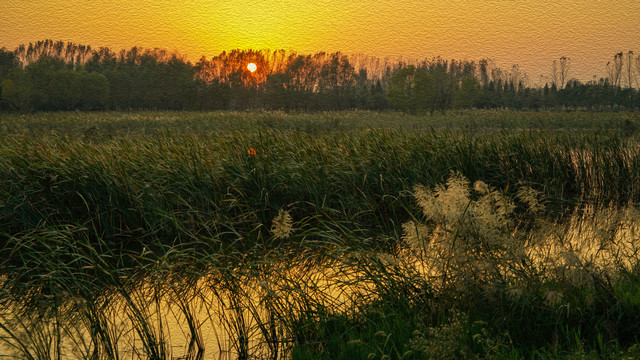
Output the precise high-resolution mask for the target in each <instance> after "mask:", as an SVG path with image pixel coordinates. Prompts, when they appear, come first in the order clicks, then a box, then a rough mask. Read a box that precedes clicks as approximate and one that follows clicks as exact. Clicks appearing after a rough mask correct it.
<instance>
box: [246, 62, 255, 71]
mask: <svg viewBox="0 0 640 360" xmlns="http://www.w3.org/2000/svg"><path fill="white" fill-rule="evenodd" d="M247 69H248V70H249V71H251V72H255V71H256V70H258V66H257V65H256V64H255V63H249V64H248V65H247Z"/></svg>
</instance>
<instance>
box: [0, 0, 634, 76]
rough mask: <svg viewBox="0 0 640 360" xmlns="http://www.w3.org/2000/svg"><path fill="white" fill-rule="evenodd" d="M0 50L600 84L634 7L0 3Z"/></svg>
mask: <svg viewBox="0 0 640 360" xmlns="http://www.w3.org/2000/svg"><path fill="white" fill-rule="evenodd" d="M0 10H1V11H0V29H1V31H0V47H3V46H4V47H7V48H8V49H14V48H15V47H16V46H17V45H19V44H22V43H29V42H35V41H38V40H43V39H48V38H50V39H53V40H63V41H72V42H74V43H81V44H86V45H91V46H92V47H99V46H108V47H110V48H112V49H113V50H116V51H117V50H120V49H122V48H130V47H132V46H134V45H138V46H142V47H145V48H154V47H159V48H165V49H167V50H170V51H172V50H177V51H179V52H180V53H182V54H185V55H187V56H188V58H189V59H191V60H197V59H198V58H199V57H200V56H202V55H206V56H207V57H211V56H213V55H217V54H218V53H220V52H221V51H222V50H231V49H236V48H240V49H248V48H253V49H265V48H269V49H286V50H295V51H297V52H300V53H312V52H317V51H342V52H344V53H347V54H354V53H362V54H367V55H373V56H378V57H387V56H390V57H396V56H403V57H404V58H407V59H412V58H431V57H434V56H442V57H443V58H446V59H452V58H454V59H467V60H478V59H481V58H490V59H493V60H495V63H496V64H497V65H499V66H501V67H503V68H505V69H507V68H509V67H510V66H511V65H513V64H518V65H519V66H520V68H521V69H522V70H523V71H525V72H526V73H527V74H529V77H530V79H531V80H532V81H537V80H538V79H539V76H540V75H545V76H548V75H549V73H550V71H551V62H552V61H553V60H554V59H558V58H559V57H561V56H567V57H570V58H571V60H572V65H571V69H570V76H572V77H578V78H580V79H581V80H590V79H591V78H592V76H593V75H595V74H597V75H598V76H604V75H605V65H606V63H607V61H609V60H610V59H612V58H613V55H614V54H615V53H617V52H620V51H624V52H627V51H629V50H634V51H635V52H636V53H640V1H638V0H429V1H426V0H420V1H417V0H409V1H406V0H349V1H336V0H315V1H310V0H289V1H285V0H228V1H220V0H153V1H152V0H134V1H131V0H46V1H45V0H20V1H18V0H0Z"/></svg>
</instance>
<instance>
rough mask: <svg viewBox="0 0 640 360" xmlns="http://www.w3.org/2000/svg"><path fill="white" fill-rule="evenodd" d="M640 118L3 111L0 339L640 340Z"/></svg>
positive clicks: (578, 344) (487, 349) (406, 350)
mask: <svg viewBox="0 0 640 360" xmlns="http://www.w3.org/2000/svg"><path fill="white" fill-rule="evenodd" d="M637 117H638V115H637V114H632V113H631V114H629V113H623V114H590V113H571V114H568V113H513V112H507V111H504V112H494V111H491V112H480V111H478V112H460V113H453V114H449V115H446V116H441V115H437V116H434V117H420V116H406V115H401V114H394V113H383V114H376V113H363V112H353V113H324V114H311V115H309V114H284V113H247V114H245V113H105V114H83V113H69V114H60V113H56V114H33V115H28V116H18V115H0V129H1V132H2V135H3V136H2V137H0V194H2V195H1V196H0V243H1V244H2V247H1V249H0V259H2V260H1V261H0V272H1V273H0V274H1V275H0V282H1V284H2V287H1V290H0V308H2V309H3V310H2V311H1V312H0V341H3V342H4V344H5V345H6V346H7V349H11V351H13V352H14V353H15V357H16V358H30V359H53V358H92V359H117V358H123V359H124V358H146V359H171V358H177V357H183V358H188V359H204V358H208V357H209V356H212V354H215V356H228V357H229V358H243V359H248V358H256V357H258V358H272V359H279V358H327V359H336V358H344V359H351V358H371V359H373V358H380V359H382V358H394V359H396V358H397V359H400V358H407V359H412V358H415V359H419V358H425V357H430V356H431V357H441V358H445V357H447V356H449V357H450V358H465V357H466V358H482V357H487V358H491V357H495V358H520V357H535V356H539V357H563V356H567V357H569V356H578V354H580V355H584V356H591V355H593V356H599V355H603V356H613V355H616V356H621V355H629V356H632V355H633V354H635V353H634V351H637V348H633V347H632V345H633V344H634V343H636V342H637V341H638V339H636V337H635V336H636V335H635V334H637V333H638V331H640V329H639V328H638V326H637V325H636V324H637V323H638V321H637V320H638V319H637V315H635V314H637V313H638V310H640V309H638V306H639V305H638V304H640V302H638V296H637V294H638V286H637V285H636V284H637V283H638V281H637V280H638V279H639V278H640V276H639V275H638V266H637V264H638V258H637V246H636V244H635V241H634V239H636V238H637V235H638V234H637V233H638V228H637V226H638V225H637V221H635V220H633V219H636V218H637V216H636V215H637V210H635V209H636V207H637V206H636V205H635V204H637V203H638V200H640V199H639V197H640V188H639V186H640V185H638V184H640V181H639V180H640V179H639V176H640V167H639V165H640V164H639V163H638V161H639V160H638V159H639V150H638V149H639V148H638V146H637V137H636V134H634V133H633V131H632V130H630V129H632V128H633V127H632V126H630V125H629V124H633V123H635V122H637V121H638V119H637ZM452 174H457V175H455V176H452ZM478 181H481V182H478ZM474 183H477V184H478V186H477V190H474V189H472V188H471V184H474ZM417 184H422V185H420V186H417ZM454 190H455V191H454ZM534 200H535V201H534ZM541 204H544V209H543V208H542V207H541ZM433 209H440V210H438V211H440V212H438V211H435V210H433ZM443 209H448V210H447V211H449V212H448V213H447V212H443V211H444V210H443ZM621 209H622V210H621ZM176 329H181V330H180V331H181V333H180V334H178V333H177V330H176ZM549 338H551V339H549ZM0 346H2V345H0ZM0 349H4V348H2V347H0ZM438 349H439V350H438ZM436 350H437V352H436Z"/></svg>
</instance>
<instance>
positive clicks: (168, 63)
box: [0, 40, 640, 113]
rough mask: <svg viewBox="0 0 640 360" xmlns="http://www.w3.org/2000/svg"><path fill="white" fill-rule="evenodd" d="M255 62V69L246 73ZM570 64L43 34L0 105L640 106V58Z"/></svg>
mask: <svg viewBox="0 0 640 360" xmlns="http://www.w3.org/2000/svg"><path fill="white" fill-rule="evenodd" d="M251 62H252V63H255V64H256V65H257V70H256V71H255V72H251V71H249V70H248V69H247V64H248V63H251ZM570 69H571V60H570V59H569V58H567V57H562V58H560V59H558V60H556V61H554V62H553V63H552V67H551V76H550V77H549V79H547V81H545V82H544V86H530V85H529V82H530V81H529V79H528V77H527V75H526V74H525V73H523V72H522V71H520V69H519V68H518V66H517V65H516V66H513V67H512V68H510V69H508V70H504V69H501V68H499V67H497V66H495V65H494V64H493V63H492V62H491V61H489V60H480V61H477V62H476V61H467V60H462V61H457V60H445V59H442V58H439V57H437V58H432V59H427V60H421V61H413V62H406V61H405V62H402V61H391V60H388V59H382V60H381V59H377V58H373V57H367V56H362V55H356V56H347V55H345V54H342V53H340V52H335V53H325V52H319V53H315V54H298V53H295V52H291V51H289V52H286V51H284V50H276V51H267V50H263V51H256V50H233V51H230V52H222V53H220V54H218V55H216V56H213V57H211V58H209V59H207V58H206V57H204V56H203V57H202V58H200V59H199V60H198V61H197V62H195V63H191V62H190V61H188V60H187V59H186V58H185V57H184V56H182V55H180V54H177V53H169V52H167V51H166V50H162V49H143V48H140V47H133V48H131V49H128V50H121V51H119V52H115V51H113V50H111V49H109V48H105V47H101V48H98V49H93V48H91V47H90V46H84V45H77V44H73V43H65V42H61V41H52V40H44V41H39V42H37V43H31V44H29V45H28V46H27V45H21V46H19V47H18V48H17V49H15V50H14V51H9V50H7V49H5V48H2V49H0V110H3V111H23V112H29V111H56V110H75V109H78V110H84V111H91V110H143V109H151V110H251V109H268V110H284V111H325V110H345V109H363V110H377V111H380V110H387V109H391V110H400V111H405V112H408V113H422V112H430V113H433V112H436V111H439V112H444V111H446V110H448V109H452V108H455V109H464V108H484V109H491V108H511V109H522V110H545V109H547V110H548V109H554V110H566V109H583V110H619V109H626V110H635V109H638V108H640V93H639V92H638V88H639V87H640V84H639V83H640V56H635V55H634V53H633V52H632V51H629V52H628V53H622V52H621V53H618V54H615V55H614V57H613V59H612V61H610V62H609V63H608V64H607V66H606V76H605V77H603V78H600V79H598V80H596V79H594V80H592V81H589V82H586V83H583V82H580V81H578V80H575V79H572V78H571V77H570V75H571V73H570Z"/></svg>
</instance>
